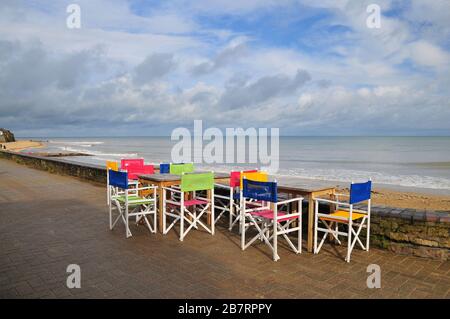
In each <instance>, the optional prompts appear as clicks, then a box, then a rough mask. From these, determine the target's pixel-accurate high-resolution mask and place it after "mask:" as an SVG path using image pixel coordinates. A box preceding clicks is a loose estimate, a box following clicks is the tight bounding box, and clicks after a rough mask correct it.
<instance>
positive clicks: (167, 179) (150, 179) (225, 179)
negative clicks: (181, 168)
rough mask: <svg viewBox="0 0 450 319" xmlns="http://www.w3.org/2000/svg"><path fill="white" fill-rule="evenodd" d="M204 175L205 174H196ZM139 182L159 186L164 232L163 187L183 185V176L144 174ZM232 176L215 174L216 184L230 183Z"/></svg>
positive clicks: (161, 223)
mask: <svg viewBox="0 0 450 319" xmlns="http://www.w3.org/2000/svg"><path fill="white" fill-rule="evenodd" d="M196 173H204V172H196ZM138 177H139V181H140V182H141V183H142V184H153V185H155V186H158V197H159V200H158V220H159V231H160V232H162V228H163V216H162V212H163V187H170V186H173V185H180V184H181V175H175V174H159V173H155V174H144V175H138ZM229 180H230V174H226V173H214V181H215V182H216V183H229Z"/></svg>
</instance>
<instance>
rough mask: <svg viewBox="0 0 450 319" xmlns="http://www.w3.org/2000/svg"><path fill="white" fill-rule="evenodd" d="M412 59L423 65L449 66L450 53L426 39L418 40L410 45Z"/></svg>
mask: <svg viewBox="0 0 450 319" xmlns="http://www.w3.org/2000/svg"><path fill="white" fill-rule="evenodd" d="M409 49H410V53H409V55H410V57H411V59H412V60H413V61H414V62H415V63H417V64H419V65H422V66H429V67H435V68H441V67H448V65H449V62H450V54H448V53H447V52H445V51H444V50H442V49H441V48H439V47H438V46H435V45H433V44H431V43H428V42H426V41H416V42H413V43H411V44H410V45H409Z"/></svg>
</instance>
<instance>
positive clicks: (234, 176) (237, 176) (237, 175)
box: [230, 169, 258, 187]
mask: <svg viewBox="0 0 450 319" xmlns="http://www.w3.org/2000/svg"><path fill="white" fill-rule="evenodd" d="M256 172H258V170H256V169H254V170H249V171H243V172H242V173H256ZM238 186H241V172H240V171H236V172H231V173H230V187H238Z"/></svg>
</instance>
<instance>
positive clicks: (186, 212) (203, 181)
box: [163, 172, 214, 241]
mask: <svg viewBox="0 0 450 319" xmlns="http://www.w3.org/2000/svg"><path fill="white" fill-rule="evenodd" d="M173 194H176V195H177V197H178V198H179V200H178V199H177V198H176V196H173ZM205 214H206V217H207V218H206V221H205V220H202V217H204V216H205ZM167 218H172V222H171V223H170V224H169V225H167ZM177 223H179V224H180V231H179V238H180V241H183V239H184V237H185V236H186V235H187V233H188V232H189V231H190V230H191V229H192V228H195V229H198V226H201V227H202V228H204V229H205V230H206V231H207V232H209V233H210V234H211V235H214V173H212V172H211V173H183V174H182V175H181V185H180V188H174V187H164V188H163V234H164V235H165V234H167V233H168V232H169V230H170V229H172V228H173V227H174V226H175V224H177ZM185 224H186V225H187V227H186V226H185ZM207 224H209V225H207Z"/></svg>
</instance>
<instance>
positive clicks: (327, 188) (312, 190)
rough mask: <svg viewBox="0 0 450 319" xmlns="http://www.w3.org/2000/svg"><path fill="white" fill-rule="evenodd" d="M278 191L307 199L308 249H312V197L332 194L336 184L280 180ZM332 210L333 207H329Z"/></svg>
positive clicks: (310, 250) (334, 191)
mask: <svg viewBox="0 0 450 319" xmlns="http://www.w3.org/2000/svg"><path fill="white" fill-rule="evenodd" d="M278 192H280V193H286V194H290V195H292V196H301V197H303V198H305V199H307V200H308V242H307V247H308V251H309V252H312V251H313V244H314V198H315V197H320V196H324V195H330V196H334V195H335V193H336V185H333V184H332V183H329V182H321V181H311V182H310V181H304V180H301V181H298V180H285V181H283V180H281V181H280V182H278ZM330 210H333V207H330Z"/></svg>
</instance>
